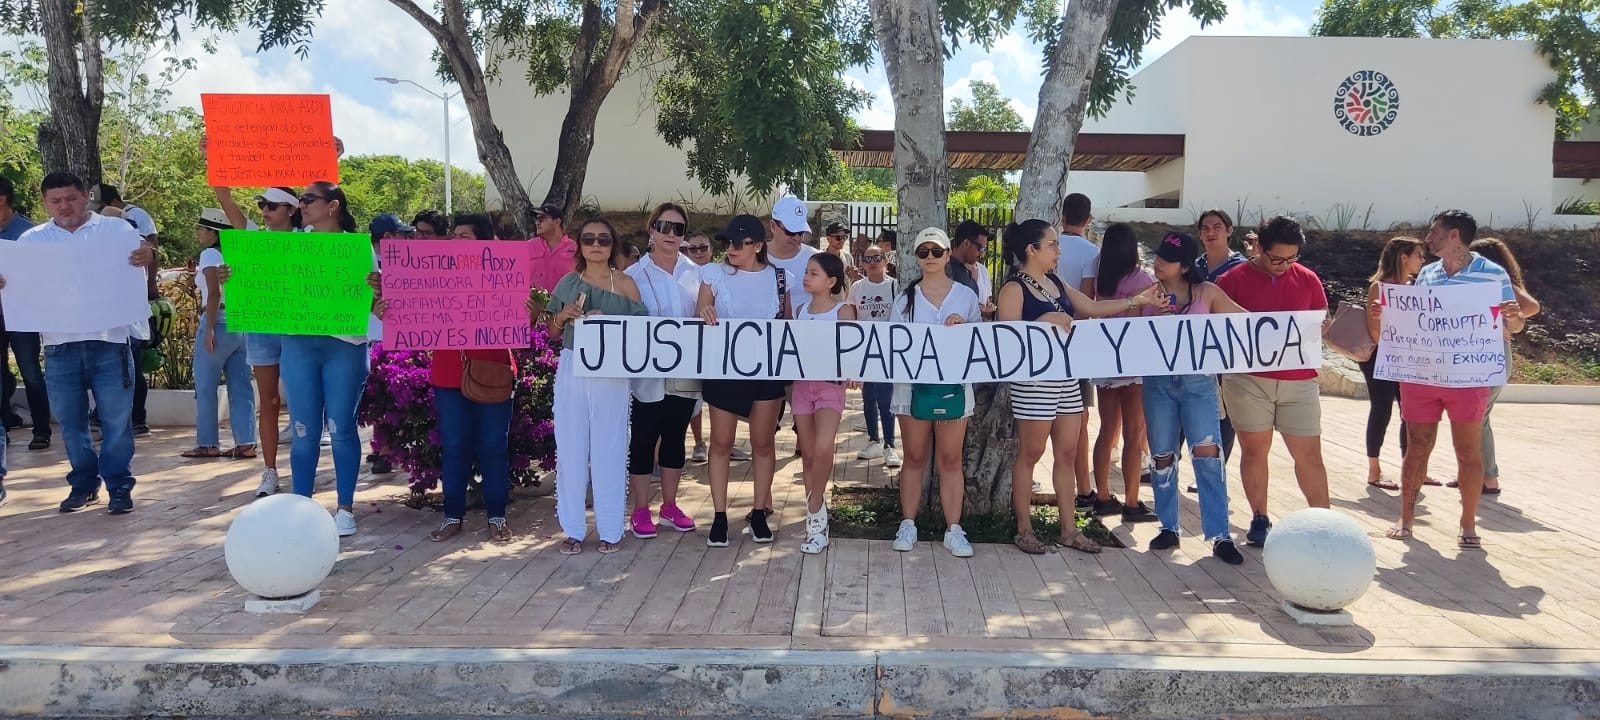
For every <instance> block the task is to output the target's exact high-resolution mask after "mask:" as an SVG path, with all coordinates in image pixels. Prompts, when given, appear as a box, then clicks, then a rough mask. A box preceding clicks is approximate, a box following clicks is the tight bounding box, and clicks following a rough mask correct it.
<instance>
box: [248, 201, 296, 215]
mask: <svg viewBox="0 0 1600 720" xmlns="http://www.w3.org/2000/svg"><path fill="white" fill-rule="evenodd" d="M292 207H294V206H293V205H290V204H289V203H275V202H267V201H265V200H258V201H256V209H258V210H260V211H262V212H266V211H268V210H271V211H273V212H276V211H278V210H287V209H289V208H292Z"/></svg>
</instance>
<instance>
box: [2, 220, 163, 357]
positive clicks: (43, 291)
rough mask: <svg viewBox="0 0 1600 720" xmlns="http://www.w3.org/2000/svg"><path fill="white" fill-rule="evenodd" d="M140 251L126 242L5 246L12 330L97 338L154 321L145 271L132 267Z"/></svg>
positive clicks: (134, 238)
mask: <svg viewBox="0 0 1600 720" xmlns="http://www.w3.org/2000/svg"><path fill="white" fill-rule="evenodd" d="M138 247H139V237H138V235H136V234H133V233H129V234H128V235H127V240H126V242H122V243H117V242H116V241H110V240H71V241H67V242H0V275H4V276H5V279H6V288H5V289H4V290H0V302H3V303H4V304H5V309H6V310H5V312H6V329H7V330H11V331H15V332H52V333H91V332H99V331H101V330H110V329H111V328H117V327H122V326H124V325H132V324H133V323H136V322H139V321H141V320H144V319H146V318H148V317H150V304H149V301H148V298H147V296H146V295H145V279H146V277H145V270H144V268H140V267H133V266H132V265H129V264H128V255H130V254H132V253H133V251H134V250H136V249H138Z"/></svg>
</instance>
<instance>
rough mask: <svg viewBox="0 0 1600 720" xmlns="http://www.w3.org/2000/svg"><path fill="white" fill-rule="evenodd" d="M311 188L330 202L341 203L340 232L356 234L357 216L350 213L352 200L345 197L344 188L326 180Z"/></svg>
mask: <svg viewBox="0 0 1600 720" xmlns="http://www.w3.org/2000/svg"><path fill="white" fill-rule="evenodd" d="M311 187H312V188H316V189H317V190H316V191H317V192H318V193H320V194H321V195H322V196H323V197H325V198H327V199H328V200H330V201H337V202H338V203H339V230H340V231H341V232H347V233H353V232H355V231H356V216H355V215H352V214H351V213H350V199H349V198H347V197H345V195H344V188H342V187H339V186H338V185H336V184H334V183H331V182H328V181H326V180H319V181H317V182H314V183H311ZM307 189H310V188H307Z"/></svg>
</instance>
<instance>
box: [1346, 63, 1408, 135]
mask: <svg viewBox="0 0 1600 720" xmlns="http://www.w3.org/2000/svg"><path fill="white" fill-rule="evenodd" d="M1399 115H1400V91H1399V90H1398V89H1396V88H1395V86H1394V83H1393V82H1392V81H1390V80H1389V76H1388V75H1384V74H1383V73H1381V72H1378V71H1376V70H1358V71H1356V72H1354V73H1351V74H1350V77H1347V78H1345V79H1344V82H1342V83H1339V91H1338V92H1337V93H1335V94H1334V96H1333V117H1334V118H1335V119H1337V120H1338V121H1339V124H1340V125H1343V126H1344V129H1345V131H1346V132H1349V133H1350V134H1351V135H1357V136H1360V137H1371V136H1373V135H1377V134H1378V133H1381V132H1383V131H1384V130H1387V129H1389V126H1390V125H1393V124H1394V120H1395V118H1396V117H1398V116H1399Z"/></svg>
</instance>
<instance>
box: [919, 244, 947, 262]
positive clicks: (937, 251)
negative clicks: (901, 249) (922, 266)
mask: <svg viewBox="0 0 1600 720" xmlns="http://www.w3.org/2000/svg"><path fill="white" fill-rule="evenodd" d="M944 253H945V250H944V248H942V247H939V246H938V245H935V246H933V247H919V248H917V257H919V258H922V259H923V260H927V259H928V258H929V257H933V258H942V257H944Z"/></svg>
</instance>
